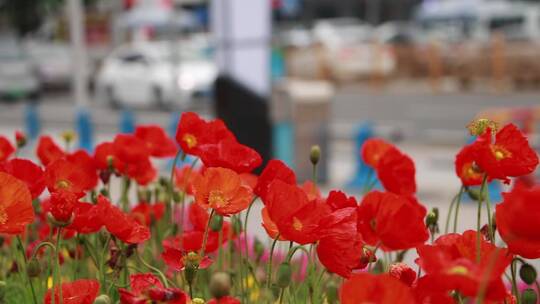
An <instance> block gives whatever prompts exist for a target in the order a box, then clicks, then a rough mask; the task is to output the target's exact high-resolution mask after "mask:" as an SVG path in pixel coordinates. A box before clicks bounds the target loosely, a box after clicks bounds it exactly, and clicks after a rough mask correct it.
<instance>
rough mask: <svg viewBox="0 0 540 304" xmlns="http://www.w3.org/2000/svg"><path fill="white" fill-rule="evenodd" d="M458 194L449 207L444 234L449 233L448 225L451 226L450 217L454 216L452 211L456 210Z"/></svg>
mask: <svg viewBox="0 0 540 304" xmlns="http://www.w3.org/2000/svg"><path fill="white" fill-rule="evenodd" d="M458 195H459V194H458ZM458 195H456V196H454V198H453V199H452V202H451V203H450V207H449V208H448V214H447V215H446V223H445V225H444V234H447V233H448V226H450V217H451V216H452V211H453V210H454V207H455V205H456V201H457V197H458Z"/></svg>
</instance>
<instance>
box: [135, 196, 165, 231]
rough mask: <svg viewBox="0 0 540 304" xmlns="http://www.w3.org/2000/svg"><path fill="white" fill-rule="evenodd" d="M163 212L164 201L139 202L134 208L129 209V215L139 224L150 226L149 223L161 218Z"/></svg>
mask: <svg viewBox="0 0 540 304" xmlns="http://www.w3.org/2000/svg"><path fill="white" fill-rule="evenodd" d="M164 213H165V204H164V203H155V204H149V203H144V202H142V203H139V204H138V205H137V206H135V208H133V209H131V217H133V218H134V219H135V220H136V221H137V222H138V223H139V224H141V225H146V226H150V224H151V223H153V222H157V221H159V220H161V218H162V217H163V214H164Z"/></svg>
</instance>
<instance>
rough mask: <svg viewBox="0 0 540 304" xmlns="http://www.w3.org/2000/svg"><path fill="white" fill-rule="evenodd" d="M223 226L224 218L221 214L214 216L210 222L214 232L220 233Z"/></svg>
mask: <svg viewBox="0 0 540 304" xmlns="http://www.w3.org/2000/svg"><path fill="white" fill-rule="evenodd" d="M222 226H223V216H221V215H219V214H214V216H212V219H211V220H210V229H212V231H214V232H218V231H220V230H221V227H222Z"/></svg>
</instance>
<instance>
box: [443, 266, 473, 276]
mask: <svg viewBox="0 0 540 304" xmlns="http://www.w3.org/2000/svg"><path fill="white" fill-rule="evenodd" d="M468 273H469V270H468V269H467V268H466V267H465V266H454V267H452V268H451V269H450V270H448V274H458V275H467V274H468Z"/></svg>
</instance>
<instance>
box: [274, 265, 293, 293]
mask: <svg viewBox="0 0 540 304" xmlns="http://www.w3.org/2000/svg"><path fill="white" fill-rule="evenodd" d="M291 276H292V268H291V264H289V263H288V262H283V263H281V264H280V265H279V268H278V272H277V280H276V284H277V286H279V287H280V288H286V287H287V286H289V284H291Z"/></svg>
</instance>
